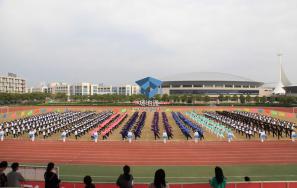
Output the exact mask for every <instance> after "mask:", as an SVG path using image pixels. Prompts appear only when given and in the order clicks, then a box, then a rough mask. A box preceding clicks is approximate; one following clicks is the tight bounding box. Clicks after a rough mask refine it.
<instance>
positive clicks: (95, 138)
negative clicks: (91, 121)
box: [93, 131, 98, 143]
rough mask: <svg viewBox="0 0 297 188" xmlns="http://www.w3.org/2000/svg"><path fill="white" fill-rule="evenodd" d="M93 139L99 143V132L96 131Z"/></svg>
mask: <svg viewBox="0 0 297 188" xmlns="http://www.w3.org/2000/svg"><path fill="white" fill-rule="evenodd" d="M93 138H94V141H95V142H96V143H97V141H98V132H97V131H95V132H94V133H93Z"/></svg>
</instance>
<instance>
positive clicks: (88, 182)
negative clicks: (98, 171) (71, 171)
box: [84, 176, 95, 188]
mask: <svg viewBox="0 0 297 188" xmlns="http://www.w3.org/2000/svg"><path fill="white" fill-rule="evenodd" d="M84 184H85V185H86V186H85V188H95V185H94V184H93V183H92V178H91V176H85V177H84Z"/></svg>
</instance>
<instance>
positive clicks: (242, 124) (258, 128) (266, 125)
mask: <svg viewBox="0 0 297 188" xmlns="http://www.w3.org/2000/svg"><path fill="white" fill-rule="evenodd" d="M204 115H205V116H206V117H208V118H211V119H214V120H216V121H218V122H220V123H222V124H224V125H225V126H227V127H229V128H231V129H233V130H234V131H235V132H236V133H239V134H242V135H245V137H246V138H248V139H251V138H252V137H256V136H259V137H260V138H261V139H262V137H267V134H268V135H270V134H272V136H273V137H277V138H278V139H280V138H282V137H289V138H291V137H295V136H296V133H295V131H294V127H295V124H294V123H291V122H288V121H284V120H280V119H276V118H272V117H269V116H265V115H262V114H257V113H251V112H239V111H234V112H228V111H222V112H221V111H216V112H205V113H204Z"/></svg>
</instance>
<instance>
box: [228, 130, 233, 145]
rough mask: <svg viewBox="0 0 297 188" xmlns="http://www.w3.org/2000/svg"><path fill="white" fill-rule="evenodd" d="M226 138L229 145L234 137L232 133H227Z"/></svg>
mask: <svg viewBox="0 0 297 188" xmlns="http://www.w3.org/2000/svg"><path fill="white" fill-rule="evenodd" d="M227 137H228V142H229V143H230V142H231V141H232V140H233V137H234V134H233V133H232V131H229V132H228V135H227Z"/></svg>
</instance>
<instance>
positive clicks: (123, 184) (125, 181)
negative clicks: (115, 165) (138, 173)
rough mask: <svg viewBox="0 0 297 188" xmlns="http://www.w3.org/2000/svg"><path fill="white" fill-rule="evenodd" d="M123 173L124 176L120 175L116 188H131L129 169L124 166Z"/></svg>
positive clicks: (131, 181)
mask: <svg viewBox="0 0 297 188" xmlns="http://www.w3.org/2000/svg"><path fill="white" fill-rule="evenodd" d="M123 171H124V174H121V175H120V176H119V178H118V180H117V186H119V187H120V188H132V187H133V176H132V175H131V174H130V167H129V166H127V165H125V166H124V167H123Z"/></svg>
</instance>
